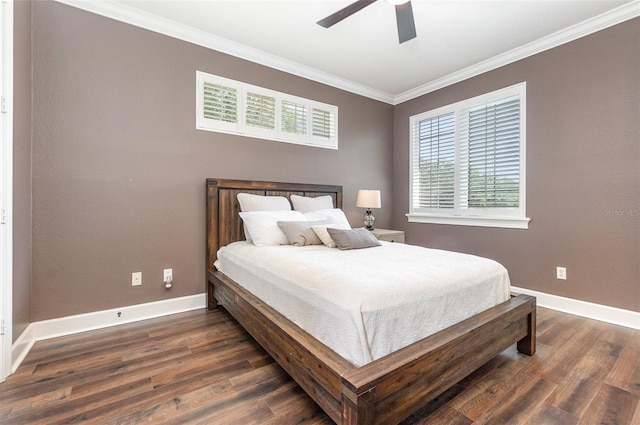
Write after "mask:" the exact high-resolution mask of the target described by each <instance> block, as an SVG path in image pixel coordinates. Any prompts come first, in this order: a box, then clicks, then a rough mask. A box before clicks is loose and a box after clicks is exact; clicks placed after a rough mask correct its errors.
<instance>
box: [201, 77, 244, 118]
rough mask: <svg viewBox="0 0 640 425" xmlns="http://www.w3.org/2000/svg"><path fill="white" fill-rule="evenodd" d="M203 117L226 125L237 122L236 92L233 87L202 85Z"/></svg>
mask: <svg viewBox="0 0 640 425" xmlns="http://www.w3.org/2000/svg"><path fill="white" fill-rule="evenodd" d="M203 96H204V101H203V116H204V118H206V119H210V120H215V121H222V122H228V123H237V122H238V91H237V90H236V89H235V88H233V87H226V86H223V85H220V84H212V83H207V82H205V83H204V90H203Z"/></svg>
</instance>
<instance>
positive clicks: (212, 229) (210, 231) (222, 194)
mask: <svg viewBox="0 0 640 425" xmlns="http://www.w3.org/2000/svg"><path fill="white" fill-rule="evenodd" d="M241 192H244V193H252V194H254V195H265V196H285V197H286V198H287V199H289V197H290V196H291V195H300V196H314V197H315V196H324V195H330V196H331V197H332V198H333V204H334V206H335V207H336V208H342V186H331V185H322V184H305V183H278V182H263V181H253V180H227V179H207V271H211V270H213V263H214V262H215V261H216V255H217V253H218V249H219V248H220V247H221V246H225V245H228V244H230V243H231V242H236V241H240V240H244V239H245V237H244V230H243V227H242V219H241V218H240V216H239V215H238V212H239V211H240V206H239V204H238V198H237V195H238V193H241Z"/></svg>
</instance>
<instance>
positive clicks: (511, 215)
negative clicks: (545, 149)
mask: <svg viewBox="0 0 640 425" xmlns="http://www.w3.org/2000/svg"><path fill="white" fill-rule="evenodd" d="M525 94H526V83H521V84H518V85H515V86H512V87H507V88H505V89H502V90H497V91H495V92H491V93H487V94H485V95H481V96H478V97H475V98H472V99H467V100H464V101H462V102H458V103H455V104H452V105H447V106H444V107H441V108H438V109H435V110H432V111H428V112H424V113H421V114H418V115H414V116H412V117H411V119H410V126H411V129H410V138H411V142H410V143H411V158H410V173H411V176H410V206H409V214H407V217H408V219H409V221H412V222H423V223H438V224H463V225H472V226H490V227H509V228H527V227H528V223H529V219H528V218H526V214H525V134H526V132H525V104H526V102H525Z"/></svg>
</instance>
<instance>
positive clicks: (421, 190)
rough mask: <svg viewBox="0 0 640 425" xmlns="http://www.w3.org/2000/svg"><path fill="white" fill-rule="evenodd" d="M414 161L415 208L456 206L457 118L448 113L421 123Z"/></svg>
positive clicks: (417, 128)
mask: <svg viewBox="0 0 640 425" xmlns="http://www.w3.org/2000/svg"><path fill="white" fill-rule="evenodd" d="M413 129H414V134H413V137H414V138H416V139H417V143H416V145H415V149H416V154H415V155H414V157H413V158H414V159H413V167H412V168H413V175H412V178H413V180H414V182H416V184H415V189H416V190H415V191H414V193H413V197H414V205H416V206H418V207H419V208H425V209H434V208H435V209H441V208H453V207H454V189H455V155H456V152H455V115H454V114H453V113H452V112H451V113H447V114H444V115H440V116H436V117H433V118H429V119H425V120H422V121H419V122H418V124H417V125H416V126H414V128H413Z"/></svg>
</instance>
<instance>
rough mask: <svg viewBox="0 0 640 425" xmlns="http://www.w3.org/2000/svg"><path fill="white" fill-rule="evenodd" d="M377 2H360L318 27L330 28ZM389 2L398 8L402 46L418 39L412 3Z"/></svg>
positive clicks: (332, 16) (397, 0) (391, 0)
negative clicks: (406, 42) (413, 39)
mask: <svg viewBox="0 0 640 425" xmlns="http://www.w3.org/2000/svg"><path fill="white" fill-rule="evenodd" d="M375 1H376V0H358V1H356V2H355V3H352V4H350V5H349V6H347V7H345V8H344V9H340V10H338V11H337V12H336V13H334V14H332V15H329V16H327V17H326V18H324V19H321V20H319V21H318V22H317V24H318V25H320V26H322V27H325V28H329V27H331V26H333V25H335V24H337V23H338V22H340V21H342V20H343V19H345V18H348V17H349V16H351V15H353V14H354V13H356V12H358V11H359V10H362V9H364V8H365V7H367V6H369V5H370V4H371V3H374V2H375ZM387 2H389V3H391V4H394V5H395V6H396V22H397V23H398V38H399V40H400V44H402V43H404V42H405V41H408V40H411V39H412V38H415V37H416V24H415V22H414V20H413V10H412V9H411V1H409V0H404V1H403V0H387Z"/></svg>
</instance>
